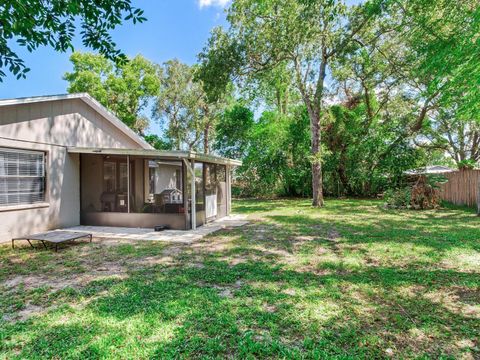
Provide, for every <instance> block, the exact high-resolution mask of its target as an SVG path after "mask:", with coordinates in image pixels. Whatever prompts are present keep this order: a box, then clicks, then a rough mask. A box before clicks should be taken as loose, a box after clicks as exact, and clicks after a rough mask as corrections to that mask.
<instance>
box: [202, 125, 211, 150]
mask: <svg viewBox="0 0 480 360" xmlns="http://www.w3.org/2000/svg"><path fill="white" fill-rule="evenodd" d="M209 136H210V124H208V125H207V126H205V129H204V130H203V153H204V154H208V153H209V152H210V144H209V140H208V137H209Z"/></svg>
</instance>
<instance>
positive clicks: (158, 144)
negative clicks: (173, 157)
mask: <svg viewBox="0 0 480 360" xmlns="http://www.w3.org/2000/svg"><path fill="white" fill-rule="evenodd" d="M143 138H144V139H145V141H146V142H148V143H149V144H150V145H152V146H153V148H154V149H156V150H171V149H172V144H171V142H170V141H169V140H168V139H163V138H161V137H160V136H158V135H154V134H153V135H145V136H144V137H143Z"/></svg>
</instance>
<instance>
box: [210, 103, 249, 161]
mask: <svg viewBox="0 0 480 360" xmlns="http://www.w3.org/2000/svg"><path fill="white" fill-rule="evenodd" d="M253 126H254V119H253V112H252V111H251V110H250V109H249V108H247V107H245V106H243V105H241V104H240V103H236V104H234V105H233V106H232V107H231V108H229V109H226V110H225V112H224V113H223V114H222V115H221V116H220V118H219V121H218V123H217V124H216V128H215V143H214V149H215V150H216V151H217V152H218V154H219V155H221V156H224V157H228V158H231V159H241V158H243V157H244V156H245V152H246V150H247V147H248V145H249V139H250V135H251V131H252V128H253Z"/></svg>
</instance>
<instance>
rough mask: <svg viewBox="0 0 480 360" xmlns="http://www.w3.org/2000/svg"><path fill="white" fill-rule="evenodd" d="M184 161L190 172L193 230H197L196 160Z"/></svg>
mask: <svg viewBox="0 0 480 360" xmlns="http://www.w3.org/2000/svg"><path fill="white" fill-rule="evenodd" d="M183 162H184V164H185V167H186V168H187V171H188V172H189V173H190V177H191V180H190V192H191V194H192V197H191V199H192V200H191V204H190V212H191V214H190V221H191V223H192V230H195V229H196V228H197V210H196V208H195V170H194V168H195V162H194V161H193V160H191V163H189V162H188V161H187V160H185V159H183Z"/></svg>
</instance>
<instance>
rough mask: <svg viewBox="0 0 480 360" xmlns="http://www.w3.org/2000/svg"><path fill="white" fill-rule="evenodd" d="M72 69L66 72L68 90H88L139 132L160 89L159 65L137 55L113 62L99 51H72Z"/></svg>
mask: <svg viewBox="0 0 480 360" xmlns="http://www.w3.org/2000/svg"><path fill="white" fill-rule="evenodd" d="M70 61H71V62H72V63H73V71H72V72H67V73H65V75H64V79H65V80H67V81H68V83H69V85H68V92H70V93H74V92H88V93H89V94H90V95H92V96H93V97H94V98H96V99H97V100H98V101H100V103H102V104H103V105H104V106H105V107H107V108H108V109H109V110H111V111H112V112H114V113H115V114H116V115H117V116H118V117H119V118H120V119H121V120H122V121H123V122H124V123H125V124H127V125H128V126H129V127H130V128H132V129H133V130H134V131H136V132H138V133H139V134H141V135H143V134H144V131H145V129H146V128H147V127H148V124H149V119H148V118H147V117H146V115H145V111H146V110H147V109H148V105H149V102H150V101H151V100H153V99H154V98H155V97H156V96H157V95H158V91H159V89H160V81H161V76H162V72H161V68H160V66H158V65H156V64H154V63H152V62H151V61H149V60H147V59H145V58H144V57H143V56H141V55H137V56H135V57H134V58H133V59H130V60H128V61H126V62H122V63H120V64H115V63H114V62H113V61H111V60H109V59H107V58H105V57H104V56H102V55H100V54H92V53H80V52H75V53H73V54H72V56H71V57H70Z"/></svg>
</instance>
